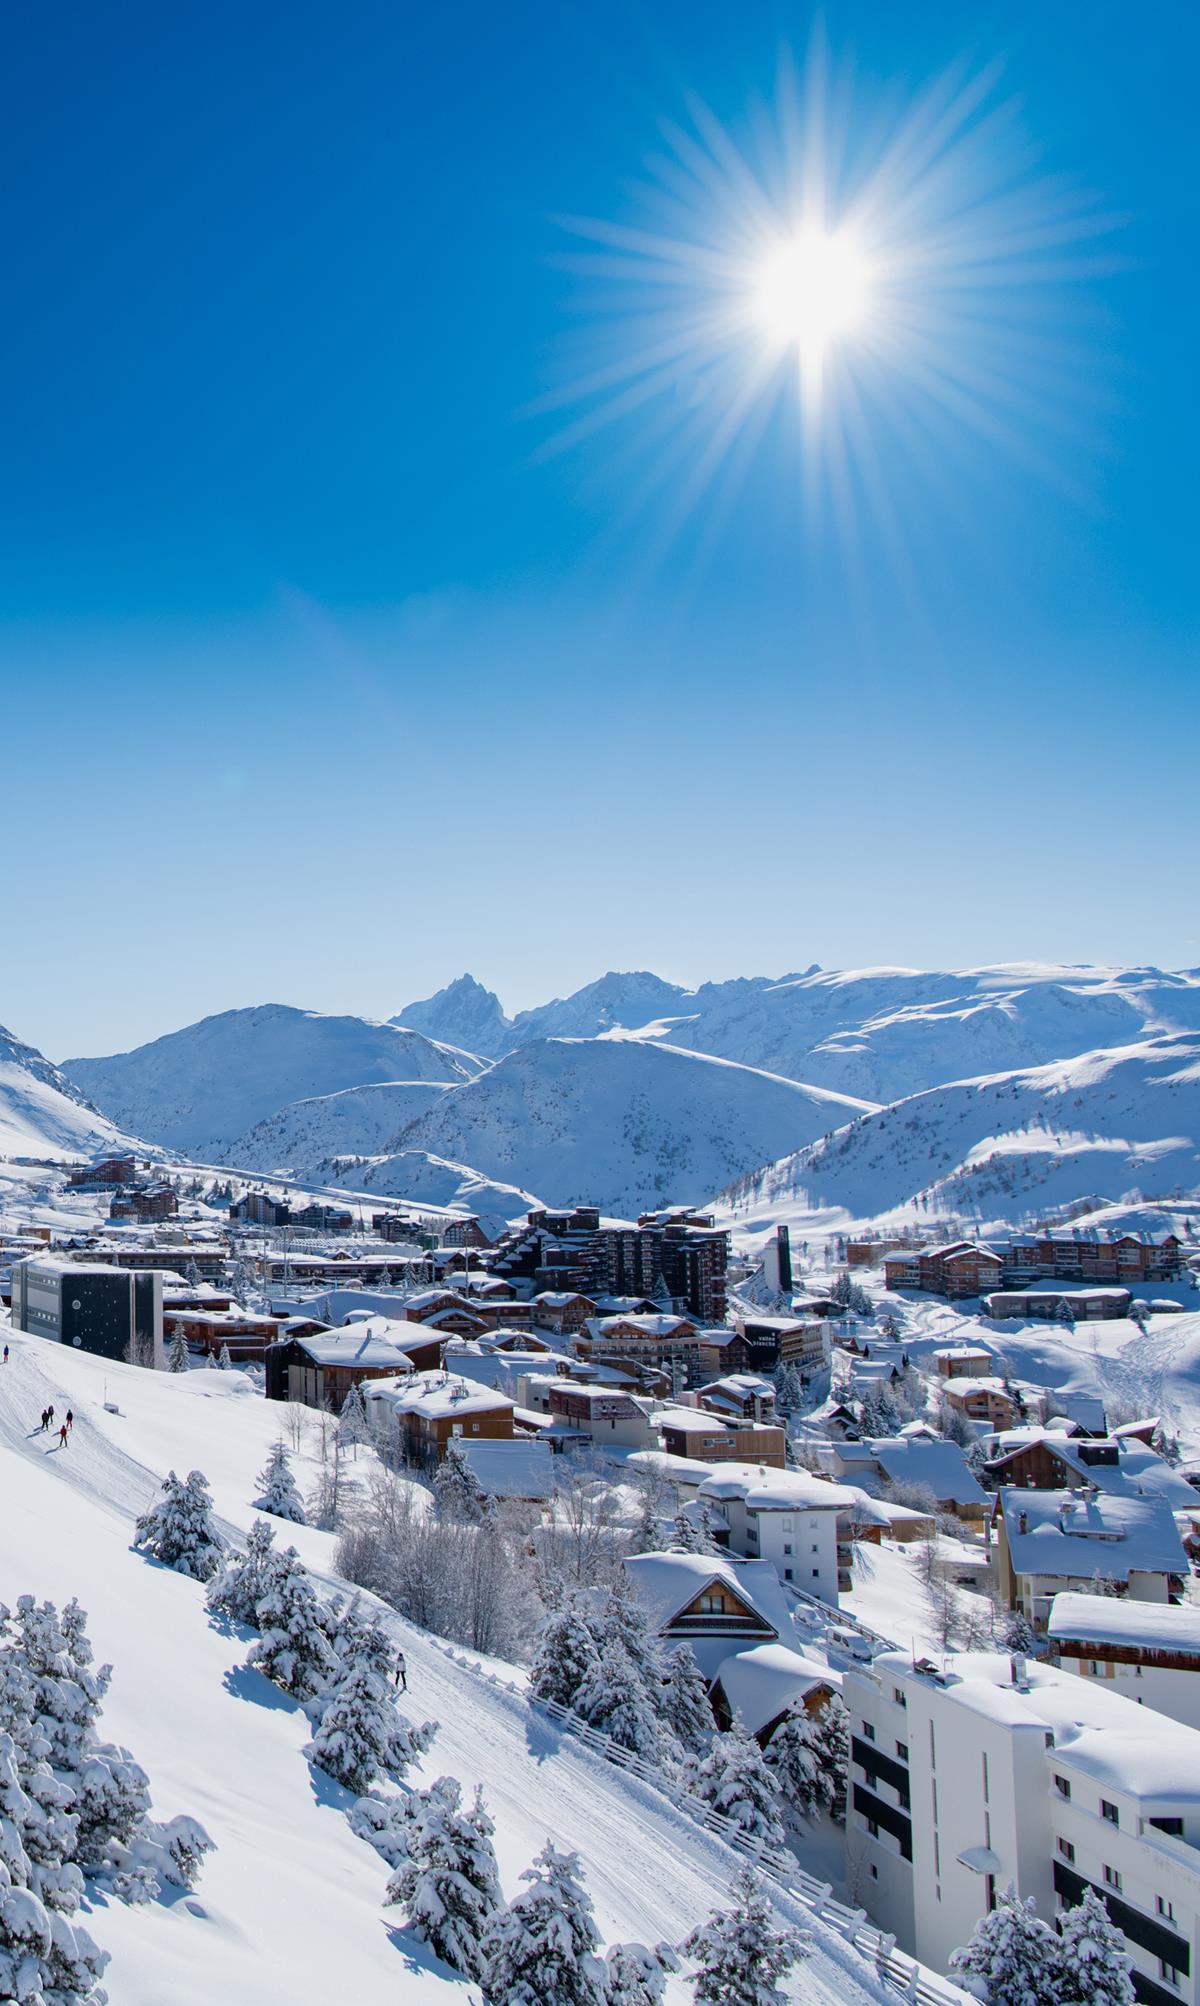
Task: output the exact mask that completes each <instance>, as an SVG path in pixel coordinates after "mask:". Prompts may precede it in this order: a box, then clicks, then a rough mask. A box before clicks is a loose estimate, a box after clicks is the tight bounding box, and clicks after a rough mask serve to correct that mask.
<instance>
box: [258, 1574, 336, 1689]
mask: <svg viewBox="0 0 1200 2006" xmlns="http://www.w3.org/2000/svg"><path fill="white" fill-rule="evenodd" d="M255 1620H256V1622H257V1623H258V1627H259V1629H260V1630H261V1632H262V1635H261V1637H260V1638H259V1640H258V1642H257V1643H256V1644H253V1645H251V1648H250V1655H249V1657H248V1658H247V1660H246V1662H247V1664H251V1665H257V1667H258V1669H259V1671H260V1672H262V1674H263V1676H264V1677H265V1678H268V1679H270V1680H272V1681H273V1683H274V1684H275V1685H277V1686H281V1687H282V1688H283V1691H284V1692H286V1693H291V1694H292V1695H293V1697H294V1698H296V1699H299V1700H309V1699H312V1698H314V1697H315V1696H316V1694H317V1693H319V1692H320V1691H321V1688H322V1687H323V1686H324V1685H326V1684H327V1683H328V1681H329V1678H330V1675H331V1673H332V1672H333V1669H334V1658H333V1653H332V1651H331V1650H330V1648H329V1640H328V1638H327V1637H326V1635H325V1632H324V1630H323V1628H322V1625H321V1620H320V1612H319V1609H318V1606H317V1598H316V1596H315V1595H314V1594H313V1591H312V1588H311V1586H310V1585H309V1580H308V1576H307V1574H306V1573H305V1571H304V1569H303V1567H302V1566H301V1564H300V1556H299V1554H298V1553H297V1552H296V1549H295V1547H294V1546H289V1547H287V1548H286V1549H285V1551H284V1552H283V1553H273V1554H272V1555H271V1556H270V1560H269V1562H268V1566H267V1570H266V1583H265V1586H264V1588H263V1592H262V1594H261V1595H260V1597H259V1600H258V1607H257V1610H256V1616H255Z"/></svg>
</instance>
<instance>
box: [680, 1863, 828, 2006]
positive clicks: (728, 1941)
mask: <svg viewBox="0 0 1200 2006" xmlns="http://www.w3.org/2000/svg"><path fill="white" fill-rule="evenodd" d="M732 1893H733V1899H734V1904H735V1906H734V1907H733V1908H732V1909H717V1910H716V1911H715V1912H714V1913H713V1914H712V1915H710V1916H709V1918H708V1921H707V1922H704V1923H701V1925H700V1927H699V1929H694V1930H693V1931H692V1933H691V1935H690V1936H689V1937H687V1938H686V1939H685V1940H684V1942H683V1943H681V1944H680V1946H679V1948H680V1950H681V1952H682V1954H683V1955H684V1956H685V1957H688V1958H691V1959H692V1960H693V1961H694V1962H695V1963H696V1964H697V1966H698V1967H699V1968H698V1970H697V1971H696V1975H695V1977H694V1979H693V1981H692V1986H693V1992H692V1996H693V1998H694V1999H695V2002H696V2006H784V1994H783V1993H782V1992H781V1991H780V1989H779V1980H780V1979H781V1978H786V1977H787V1975H788V1973H789V1971H792V1970H794V1969H795V1967H796V1965H797V1964H798V1963H799V1962H800V1960H801V1958H802V1957H807V1955H808V1951H809V1942H810V1940H809V1938H808V1937H807V1936H806V1934H805V1933H804V1931H803V1930H799V1929H791V1928H787V1927H785V1928H782V1929H781V1928H780V1927H779V1926H778V1925H777V1924H776V1923H775V1922H774V1920H773V1919H772V1915H771V1904H770V1902H769V1901H768V1900H767V1897H766V1895H765V1894H764V1893H763V1890H762V1887H761V1886H760V1884H759V1882H758V1881H756V1879H755V1877H754V1875H753V1873H752V1872H751V1871H750V1868H749V1867H748V1866H744V1867H742V1868H741V1870H740V1871H739V1873H738V1876H737V1879H736V1880H735V1881H734V1883H733V1889H732Z"/></svg>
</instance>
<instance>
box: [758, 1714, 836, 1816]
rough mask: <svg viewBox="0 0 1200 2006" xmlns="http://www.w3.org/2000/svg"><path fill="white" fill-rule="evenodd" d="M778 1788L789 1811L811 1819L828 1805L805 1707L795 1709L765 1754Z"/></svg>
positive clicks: (823, 1776) (779, 1729)
mask: <svg viewBox="0 0 1200 2006" xmlns="http://www.w3.org/2000/svg"><path fill="white" fill-rule="evenodd" d="M763 1755H764V1760H765V1761H766V1765H767V1768H768V1769H769V1770H770V1772H771V1774H772V1776H773V1777H774V1778H775V1787H776V1789H777V1790H778V1792H779V1795H780V1797H781V1798H782V1800H783V1802H784V1803H785V1804H786V1805H787V1807H788V1809H789V1810H791V1811H794V1812H795V1813H796V1814H797V1815H798V1816H799V1817H801V1818H809V1817H811V1816H812V1815H813V1813H814V1812H816V1811H820V1810H822V1809H823V1808H824V1806H825V1805H826V1804H827V1803H828V1801H829V1799H828V1795H827V1793H826V1788H825V1775H824V1772H823V1770H822V1767H821V1764H820V1762H819V1761H818V1758H817V1751H816V1749H815V1748H814V1746H813V1723H812V1721H811V1720H810V1719H809V1717H808V1715H807V1713H806V1712H805V1710H804V1708H803V1706H799V1705H797V1706H791V1707H789V1708H788V1710H787V1713H786V1714H785V1715H784V1717H783V1719H782V1720H781V1721H780V1723H779V1726H778V1727H777V1728H776V1730H775V1732H774V1734H773V1735H772V1736H771V1739H770V1741H769V1742H768V1743H767V1746H766V1748H765V1750H764V1751H763Z"/></svg>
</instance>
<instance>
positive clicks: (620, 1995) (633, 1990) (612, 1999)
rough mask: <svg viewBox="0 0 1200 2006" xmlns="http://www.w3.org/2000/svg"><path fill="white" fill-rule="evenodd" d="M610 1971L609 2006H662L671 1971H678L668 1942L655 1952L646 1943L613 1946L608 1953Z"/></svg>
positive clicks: (655, 1949)
mask: <svg viewBox="0 0 1200 2006" xmlns="http://www.w3.org/2000/svg"><path fill="white" fill-rule="evenodd" d="M604 1962H605V1964H606V1966H607V1969H608V1992H607V1995H606V2006H662V1996H663V1987H664V1985H665V1983H666V1977H667V1973H668V1971H678V1969H679V1966H678V1963H677V1962H676V1958H675V1953H674V1951H673V1950H671V1949H670V1947H669V1946H668V1945H667V1944H665V1943H660V1944H656V1945H655V1947H654V1949H653V1950H650V1949H647V1947H646V1945H645V1944H644V1943H614V1944H612V1945H610V1947H609V1949H608V1951H607V1952H606V1953H605V1958H604Z"/></svg>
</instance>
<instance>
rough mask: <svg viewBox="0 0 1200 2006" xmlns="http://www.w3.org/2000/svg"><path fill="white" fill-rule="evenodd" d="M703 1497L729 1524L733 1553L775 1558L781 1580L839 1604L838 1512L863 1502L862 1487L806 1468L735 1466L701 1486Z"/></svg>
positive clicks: (850, 1508) (830, 1602)
mask: <svg viewBox="0 0 1200 2006" xmlns="http://www.w3.org/2000/svg"><path fill="white" fill-rule="evenodd" d="M698 1496H699V1499H700V1502H701V1503H702V1504H708V1505H712V1506H715V1507H717V1509H718V1510H719V1512H720V1514H721V1516H722V1518H723V1519H724V1521H725V1523H726V1524H727V1525H728V1527H729V1547H730V1551H731V1552H732V1553H737V1554H741V1555H743V1556H744V1557H745V1558H746V1559H748V1560H769V1561H770V1563H771V1565H772V1567H773V1568H774V1569H775V1571H776V1573H777V1574H778V1576H779V1578H780V1580H781V1581H785V1582H787V1583H788V1584H789V1586H791V1587H793V1588H795V1589H797V1590H799V1591H800V1592H802V1593H803V1594H805V1595H815V1596H816V1597H817V1598H818V1600H819V1601H821V1602H828V1603H829V1604H830V1606H831V1608H834V1609H836V1608H837V1606H838V1567H839V1551H838V1546H839V1542H838V1515H839V1513H842V1512H849V1511H851V1510H853V1509H854V1508H855V1507H856V1506H857V1504H858V1500H859V1493H858V1492H857V1491H855V1490H851V1489H848V1488H847V1487H846V1486H845V1485H844V1484H832V1483H829V1482H827V1481H826V1479H825V1478H823V1477H815V1476H810V1475H809V1474H808V1473H807V1472H806V1471H804V1470H783V1471H781V1472H780V1473H779V1475H778V1476H774V1477H766V1476H765V1475H764V1474H763V1472H762V1471H761V1470H736V1471H734V1470H730V1471H727V1472H726V1471H722V1472H721V1473H720V1474H719V1475H714V1476H712V1477H710V1478H709V1479H708V1481H707V1482H706V1483H703V1484H701V1486H700V1489H699V1492H698Z"/></svg>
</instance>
